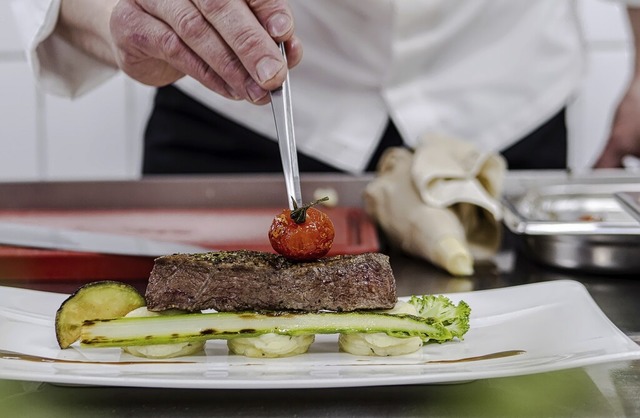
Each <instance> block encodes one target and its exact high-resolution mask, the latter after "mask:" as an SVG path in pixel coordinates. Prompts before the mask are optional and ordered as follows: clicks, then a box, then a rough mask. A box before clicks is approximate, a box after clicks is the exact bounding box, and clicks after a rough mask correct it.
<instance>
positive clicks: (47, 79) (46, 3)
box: [10, 0, 117, 97]
mask: <svg viewBox="0 0 640 418" xmlns="http://www.w3.org/2000/svg"><path fill="white" fill-rule="evenodd" d="M10 1H11V6H12V11H13V14H14V17H15V20H16V23H17V26H18V29H19V31H20V36H21V38H22V41H23V46H24V48H25V50H26V57H27V61H28V63H29V67H30V68H31V70H32V71H33V74H34V76H35V79H36V82H37V84H38V86H39V87H40V88H42V89H43V90H44V91H47V92H49V93H52V94H56V95H59V96H65V97H76V96H80V95H82V94H83V93H86V92H87V91H89V90H91V89H93V88H95V87H96V86H98V85H100V84H101V83H103V82H104V81H106V80H107V79H109V78H110V77H112V76H113V75H114V74H116V73H117V70H116V69H114V68H112V67H110V66H108V65H107V64H104V63H102V62H100V61H99V60H97V59H95V58H93V57H91V56H89V55H88V54H86V53H84V52H83V51H81V50H79V49H77V48H75V47H74V46H72V45H71V44H69V43H68V42H67V41H66V40H64V39H62V38H61V37H60V36H58V35H56V34H55V33H54V29H55V26H56V23H57V21H58V15H59V12H60V1H61V0H10Z"/></svg>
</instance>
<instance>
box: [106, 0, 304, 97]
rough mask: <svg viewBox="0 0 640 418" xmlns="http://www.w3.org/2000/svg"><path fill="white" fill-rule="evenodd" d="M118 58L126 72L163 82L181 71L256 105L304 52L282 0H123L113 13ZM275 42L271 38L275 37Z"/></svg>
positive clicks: (145, 80)
mask: <svg viewBox="0 0 640 418" xmlns="http://www.w3.org/2000/svg"><path fill="white" fill-rule="evenodd" d="M110 32H111V37H112V49H113V51H114V53H115V60H116V63H117V65H118V67H120V68H121V69H122V70H123V71H124V72H125V73H127V74H128V75H129V76H130V77H132V78H134V79H136V80H138V81H140V82H142V83H144V84H148V85H152V86H163V85H167V84H170V83H173V82H174V81H177V80H178V79H180V78H182V77H183V76H184V75H189V76H191V77H193V78H194V79H196V80H198V81H199V82H200V83H202V84H203V85H204V86H206V87H208V88H209V89H211V90H213V91H215V92H217V93H219V94H221V95H223V96H225V97H228V98H232V99H237V100H243V99H244V100H248V101H250V102H253V103H257V104H264V103H267V102H268V101H269V96H268V94H267V93H268V91H269V90H272V89H274V88H277V87H278V86H280V85H281V84H282V83H283V81H284V78H285V76H286V71H287V66H286V65H285V61H284V59H283V57H282V54H281V52H280V50H279V48H278V45H277V44H276V42H285V45H286V49H287V58H288V64H289V67H293V66H295V65H296V64H298V62H299V61H300V59H301V57H302V48H301V44H300V43H299V41H298V40H297V39H296V38H295V37H294V35H293V32H294V29H293V17H292V14H291V10H290V9H289V6H288V3H287V0H192V1H189V0H120V1H118V2H117V3H116V5H115V7H114V8H113V11H112V13H111V18H110ZM274 41H275V42H274Z"/></svg>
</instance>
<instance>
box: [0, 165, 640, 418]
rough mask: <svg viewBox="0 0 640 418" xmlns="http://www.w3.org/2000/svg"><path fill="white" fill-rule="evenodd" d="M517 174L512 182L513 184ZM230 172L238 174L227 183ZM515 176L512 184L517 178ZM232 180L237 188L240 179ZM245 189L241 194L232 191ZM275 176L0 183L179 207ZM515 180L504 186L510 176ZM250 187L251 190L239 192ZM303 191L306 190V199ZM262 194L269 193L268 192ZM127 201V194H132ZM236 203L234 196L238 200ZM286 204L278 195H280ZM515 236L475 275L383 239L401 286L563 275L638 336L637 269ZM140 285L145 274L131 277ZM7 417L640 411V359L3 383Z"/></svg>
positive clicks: (63, 200) (44, 202)
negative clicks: (444, 375)
mask: <svg viewBox="0 0 640 418" xmlns="http://www.w3.org/2000/svg"><path fill="white" fill-rule="evenodd" d="M521 180H522V179H518V180H517V182H516V183H515V184H516V186H514V187H515V190H516V191H517V190H518V189H519V187H520V186H518V184H522V183H518V182H520V181H521ZM367 181H368V179H367V178H364V179H350V178H343V177H330V176H321V177H319V178H315V177H314V178H307V179H303V182H304V183H303V190H305V191H308V192H312V191H313V189H314V188H315V187H327V186H331V187H334V188H336V190H338V192H339V195H340V199H341V202H340V203H341V204H345V205H349V204H354V202H355V203H356V204H359V199H360V194H361V191H362V187H363V185H364V184H366V182H367ZM230 182H231V183H234V184H233V185H232V186H233V187H229V186H230ZM513 184H514V183H512V185H513ZM236 186H237V187H236ZM240 186H242V187H246V188H245V189H244V190H245V191H244V192H242V193H241V194H238V192H237V190H239V189H242V188H241V187H240ZM283 187H284V186H283V184H282V180H281V178H280V177H279V176H278V177H263V178H261V179H260V180H256V179H251V181H247V182H246V180H243V179H239V178H232V179H224V180H222V179H219V178H218V179H204V178H202V179H193V178H186V179H156V180H148V181H147V180H145V181H143V182H115V183H109V184H104V183H84V184H70V183H56V184H49V185H43V184H10V185H9V184H7V185H0V196H3V198H2V199H0V207H5V208H8V207H11V208H19V207H22V208H26V207H37V206H45V207H46V206H50V205H52V204H53V205H59V207H73V206H75V207H78V205H84V206H92V205H93V206H104V205H112V206H113V207H117V206H118V205H123V204H125V203H126V204H127V205H130V204H134V203H135V204H139V205H169V204H177V203H176V202H181V203H180V204H183V205H191V206H194V205H211V204H216V205H217V204H228V205H229V206H233V205H236V204H246V205H260V204H265V202H269V204H274V203H275V204H277V202H279V200H280V197H281V195H282V194H283V192H282V191H281V190H279V188H283ZM510 187H511V186H510ZM247 189H250V190H251V191H250V192H247V191H246V190H247ZM8 196H11V198H7V197H8ZM308 198H309V197H305V200H306V199H308ZM265 199H266V200H265ZM132 201H133V202H134V203H131V202H132ZM238 202H239V203H238ZM283 205H284V203H283ZM513 238H514V237H513V236H511V235H506V236H505V241H504V246H503V249H502V250H501V252H500V253H499V254H498V255H497V256H496V257H495V259H494V260H493V261H492V262H490V263H485V264H482V265H479V266H477V269H476V273H475V274H474V275H473V276H472V277H470V278H452V277H451V276H449V275H448V274H446V273H444V272H442V271H440V270H438V269H435V268H434V267H432V266H431V265H430V264H429V263H427V262H425V261H421V260H418V259H415V258H411V257H407V256H405V255H404V254H402V253H400V252H399V251H397V250H396V249H394V248H389V247H386V246H385V247H384V248H383V250H384V251H385V252H387V253H388V254H389V255H390V256H391V262H392V266H393V269H394V273H395V275H396V279H397V283H398V293H399V294H401V295H408V294H423V293H442V292H454V291H468V290H480V289H494V288H500V287H505V286H513V285H519V284H524V283H532V282H541V281H551V280H559V279H571V280H577V281H580V282H581V283H583V284H584V285H585V286H586V287H587V289H588V290H589V292H590V294H591V295H592V296H593V298H594V299H595V301H596V302H597V303H598V305H599V306H600V307H601V308H602V310H603V311H604V312H605V313H606V314H607V316H608V317H609V318H610V319H611V320H612V321H613V322H614V323H615V324H616V325H617V326H618V327H619V328H620V329H621V330H622V331H624V332H625V333H626V334H628V335H630V336H631V337H632V338H634V339H636V341H638V336H639V335H640V303H638V301H637V299H638V298H639V297H640V280H638V278H637V277H636V276H624V275H616V276H612V275H595V274H584V273H580V272H576V271H570V270H558V269H551V268H548V267H546V266H543V265H540V264H536V263H534V262H532V261H530V260H529V258H528V257H526V256H525V255H524V254H522V252H520V251H518V249H517V248H515V247H517V242H516V241H515V240H514V239H513ZM0 284H2V285H13V286H21V287H32V288H46V289H50V290H56V291H70V290H73V289H75V288H76V287H77V286H78V284H79V283H77V282H70V283H58V284H55V285H52V284H51V283H42V282H37V281H21V282H20V283H15V282H13V283H10V282H9V283H8V282H4V283H0ZM138 285H139V286H144V283H143V282H141V283H138ZM0 412H1V415H2V416H16V417H19V416H25V417H26V416H28V417H58V416H60V417H72V416H91V417H121V416H149V417H169V416H190V417H199V416H225V417H231V416H255V417H263V416H313V417H315V416H323V417H328V416H331V417H334V416H336V417H337V416H350V417H370V416H487V417H503V416H504V417H516V416H517V417H527V416H535V417H538V416H546V417H564V416H575V417H608V416H611V417H620V416H626V417H637V416H640V361H633V362H617V363H610V364H605V365H598V366H590V367H585V368H578V369H571V370H565V371H558V372H550V373H541V374H536V375H530V376H520V377H509V378H498V379H487V380H480V381H474V382H469V383H462V384H451V385H417V386H393V387H391V386H390V387H371V388H346V389H344V388H343V389H305V390H241V391H239V390H220V391H215V390H179V389H147V388H118V387H64V386H55V385H51V384H38V383H30V382H20V381H0Z"/></svg>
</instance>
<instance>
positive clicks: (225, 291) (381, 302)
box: [145, 250, 397, 312]
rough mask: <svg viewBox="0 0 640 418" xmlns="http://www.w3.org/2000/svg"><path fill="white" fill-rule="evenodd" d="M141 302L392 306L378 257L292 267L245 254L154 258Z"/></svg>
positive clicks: (261, 307)
mask: <svg viewBox="0 0 640 418" xmlns="http://www.w3.org/2000/svg"><path fill="white" fill-rule="evenodd" d="M145 298H146V301H147V308H148V309H149V310H151V311H163V310H167V309H182V310H187V311H200V310H205V309H215V310H217V311H221V312H222V311H236V312H237V311H246V310H253V311H281V310H296V311H305V312H317V311H321V310H331V311H338V312H340V311H345V312H346V311H355V310H362V309H391V308H393V307H394V306H395V304H396V302H397V295H396V283H395V278H394V276H393V272H392V270H391V266H390V265H389V257H388V256H386V255H384V254H380V253H365V254H357V255H339V256H335V257H328V258H323V259H320V260H316V261H312V262H303V263H301V262H298V263H296V262H292V261H289V260H287V259H286V258H284V257H282V256H280V255H276V254H271V253H266V252H258V251H248V250H239V251H219V252H209V253H201V254H174V255H167V256H163V257H159V258H157V259H156V260H155V264H154V267H153V270H152V271H151V275H150V277H149V283H148V285H147V290H146V294H145Z"/></svg>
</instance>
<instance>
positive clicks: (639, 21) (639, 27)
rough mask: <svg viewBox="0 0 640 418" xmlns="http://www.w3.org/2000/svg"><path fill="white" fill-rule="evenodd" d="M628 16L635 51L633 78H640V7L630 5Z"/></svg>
mask: <svg viewBox="0 0 640 418" xmlns="http://www.w3.org/2000/svg"><path fill="white" fill-rule="evenodd" d="M627 16H628V19H629V24H630V25H631V33H632V36H633V44H634V47H633V51H634V53H635V59H634V70H633V79H634V80H640V8H638V7H628V8H627Z"/></svg>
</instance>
